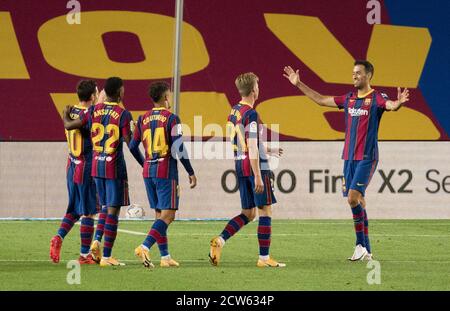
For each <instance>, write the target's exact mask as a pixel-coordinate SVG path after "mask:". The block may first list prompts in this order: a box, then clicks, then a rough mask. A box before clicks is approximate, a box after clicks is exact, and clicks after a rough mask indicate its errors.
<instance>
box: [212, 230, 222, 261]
mask: <svg viewBox="0 0 450 311" xmlns="http://www.w3.org/2000/svg"><path fill="white" fill-rule="evenodd" d="M222 248H223V245H222V241H221V239H220V237H218V236H217V237H215V238H213V239H212V240H211V249H210V251H209V262H210V263H211V264H212V265H213V266H218V265H219V262H220V255H221V254H222Z"/></svg>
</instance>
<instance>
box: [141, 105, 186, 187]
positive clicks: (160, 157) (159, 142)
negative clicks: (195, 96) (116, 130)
mask: <svg viewBox="0 0 450 311" xmlns="http://www.w3.org/2000/svg"><path fill="white" fill-rule="evenodd" d="M181 129H182V127H181V123H180V119H179V117H178V116H177V115H175V114H173V113H172V112H170V110H168V109H166V108H153V109H152V110H150V111H147V113H145V114H144V115H143V116H140V117H139V118H138V121H137V125H136V129H135V131H134V136H133V140H134V141H136V142H140V141H142V143H143V145H144V149H145V162H144V168H143V171H142V175H143V176H144V178H150V177H156V178H171V179H178V168H177V159H176V158H175V157H174V155H173V154H172V146H173V144H174V143H175V142H176V141H177V140H178V139H182V135H183V134H182V130H181ZM180 142H182V141H180Z"/></svg>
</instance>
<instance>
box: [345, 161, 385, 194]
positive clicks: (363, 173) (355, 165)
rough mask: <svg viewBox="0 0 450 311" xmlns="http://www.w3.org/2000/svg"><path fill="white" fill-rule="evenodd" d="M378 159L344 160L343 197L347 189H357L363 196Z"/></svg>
mask: <svg viewBox="0 0 450 311" xmlns="http://www.w3.org/2000/svg"><path fill="white" fill-rule="evenodd" d="M377 164H378V160H360V161H359V160H345V161H344V179H343V180H342V192H343V195H344V197H346V196H347V195H348V191H349V189H352V190H357V191H359V192H360V193H361V194H362V195H363V196H364V195H365V192H366V188H367V186H368V185H369V183H370V180H371V179H372V176H373V173H374V172H375V169H376V168H377Z"/></svg>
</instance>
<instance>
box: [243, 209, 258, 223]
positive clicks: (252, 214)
mask: <svg viewBox="0 0 450 311" xmlns="http://www.w3.org/2000/svg"><path fill="white" fill-rule="evenodd" d="M242 214H244V215H245V216H246V217H247V219H248V221H249V222H250V221H253V219H255V217H256V210H255V209H254V208H252V209H250V210H243V211H242Z"/></svg>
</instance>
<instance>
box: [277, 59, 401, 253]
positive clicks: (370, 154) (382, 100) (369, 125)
mask: <svg viewBox="0 0 450 311" xmlns="http://www.w3.org/2000/svg"><path fill="white" fill-rule="evenodd" d="M373 74H374V67H373V65H372V64H371V63H370V62H368V61H365V60H357V61H355V63H354V67H353V85H354V87H355V88H356V90H355V91H352V92H349V93H347V94H345V95H342V96H335V97H333V96H325V95H322V94H320V93H318V92H316V91H314V90H312V89H311V88H309V87H308V86H307V85H306V84H305V83H303V82H302V81H301V80H300V74H299V71H298V70H297V71H294V70H293V69H292V68H291V67H290V66H287V67H284V74H283V75H284V77H285V78H287V79H288V80H289V81H290V82H291V83H292V84H293V85H295V86H296V87H298V88H299V89H300V91H302V92H303V93H304V94H305V95H306V96H308V97H309V98H310V99H312V100H313V101H314V102H316V103H317V104H319V105H320V106H325V107H330V108H339V109H344V113H345V144H344V151H343V153H342V159H343V160H344V179H343V187H342V188H343V195H344V197H348V204H349V205H350V207H351V211H352V214H353V221H354V227H355V232H356V247H355V251H354V253H353V255H352V257H350V258H349V260H351V261H356V260H363V259H367V260H371V259H372V258H373V256H372V250H371V246H370V240H369V221H368V218H367V211H366V201H365V199H364V197H365V191H366V188H367V186H368V185H369V182H370V180H371V178H372V175H373V173H374V171H375V169H376V167H377V164H378V127H379V124H380V120H381V117H382V115H383V112H384V111H396V110H398V109H400V107H401V106H402V105H403V104H404V103H405V102H407V101H408V100H409V91H408V89H406V88H405V89H404V90H403V91H402V90H401V89H400V88H397V100H395V101H392V100H389V99H388V97H387V95H386V94H384V93H381V92H379V91H377V90H375V89H372V88H371V86H370V80H371V79H372V77H373Z"/></svg>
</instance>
